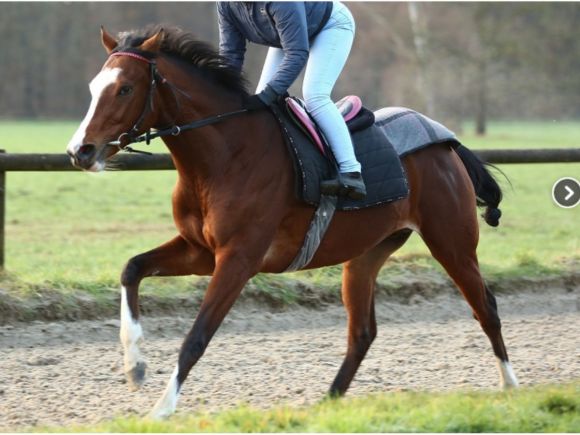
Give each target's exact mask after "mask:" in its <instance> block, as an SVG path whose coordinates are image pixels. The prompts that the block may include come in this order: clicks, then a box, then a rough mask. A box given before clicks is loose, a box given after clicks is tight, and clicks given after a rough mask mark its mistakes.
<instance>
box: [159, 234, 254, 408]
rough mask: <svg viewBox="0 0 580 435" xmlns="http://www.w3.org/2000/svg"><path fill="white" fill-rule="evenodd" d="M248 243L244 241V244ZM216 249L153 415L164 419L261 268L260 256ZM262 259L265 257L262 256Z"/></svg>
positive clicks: (174, 405)
mask: <svg viewBox="0 0 580 435" xmlns="http://www.w3.org/2000/svg"><path fill="white" fill-rule="evenodd" d="M246 246H247V245H246V244H244V245H243V247H246ZM241 249H242V247H240V248H239V249H236V250H235V251H229V252H225V253H224V252H216V267H215V271H214V274H213V277H212V279H211V281H210V283H209V286H208V288H207V291H206V294H205V296H204V299H203V302H202V304H201V307H200V309H199V313H198V315H197V318H196V319H195V322H194V324H193V327H192V329H191V331H190V332H189V334H188V335H187V337H186V338H185V341H184V342H183V345H182V346H181V350H180V352H179V360H178V363H177V366H176V367H175V370H174V371H173V374H172V375H171V378H170V379H169V383H168V384H167V388H166V389H165V392H164V393H163V395H162V396H161V398H160V399H159V400H158V401H157V403H156V405H155V407H154V408H153V410H152V411H151V414H150V416H151V417H152V418H155V419H160V418H164V417H167V416H169V415H171V414H172V413H173V412H174V411H175V407H176V406H177V398H178V395H179V391H180V389H181V386H182V385H183V382H184V381H185V378H187V375H188V374H189V372H190V370H191V368H192V367H193V366H194V365H195V363H196V362H197V361H198V360H199V358H201V356H202V355H203V353H204V351H205V349H206V347H207V345H208V344H209V342H210V340H211V338H212V337H213V335H214V333H215V332H216V330H217V329H218V327H219V325H220V324H221V322H222V320H223V319H224V317H225V316H226V314H227V313H228V311H229V310H230V308H231V307H232V305H233V304H234V302H235V301H236V299H237V298H238V296H239V294H240V293H241V291H242V288H243V287H244V285H245V284H246V282H247V281H248V280H249V279H250V278H251V277H252V276H254V275H255V274H256V273H257V272H258V269H259V264H260V261H261V260H260V259H258V258H256V257H254V259H250V258H249V257H248V256H247V255H245V254H243V253H242V252H240V250H241ZM260 258H261V257H260Z"/></svg>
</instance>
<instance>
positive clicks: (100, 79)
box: [67, 68, 121, 154]
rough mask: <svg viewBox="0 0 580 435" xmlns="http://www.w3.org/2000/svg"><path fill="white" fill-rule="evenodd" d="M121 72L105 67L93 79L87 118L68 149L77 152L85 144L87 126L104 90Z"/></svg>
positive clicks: (117, 69) (90, 86)
mask: <svg viewBox="0 0 580 435" xmlns="http://www.w3.org/2000/svg"><path fill="white" fill-rule="evenodd" d="M120 73H121V68H105V69H103V70H102V71H101V72H100V73H99V74H97V76H96V77H95V78H94V79H93V80H92V81H91V83H90V84H89V89H90V90H91V97H92V100H91V104H90V106H89V110H88V111H87V114H86V115H85V119H83V121H82V122H81V125H79V128H78V129H77V131H76V132H75V134H74V135H73V137H72V139H71V140H70V142H69V143H68V147H67V151H68V152H70V153H73V154H75V153H76V152H77V151H78V149H79V148H80V147H81V146H82V145H83V141H84V140H85V136H86V131H87V126H88V125H89V124H90V122H91V120H92V119H93V116H94V115H95V110H96V109H97V105H98V104H99V100H100V99H101V95H103V91H104V90H105V89H106V88H107V87H108V86H109V85H112V84H113V83H115V82H116V81H117V77H118V76H119V74H120Z"/></svg>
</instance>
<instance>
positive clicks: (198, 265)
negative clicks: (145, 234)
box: [120, 236, 214, 391]
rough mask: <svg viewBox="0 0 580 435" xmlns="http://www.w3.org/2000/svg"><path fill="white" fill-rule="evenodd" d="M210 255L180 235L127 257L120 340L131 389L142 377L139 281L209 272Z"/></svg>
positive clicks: (139, 383) (136, 386)
mask: <svg viewBox="0 0 580 435" xmlns="http://www.w3.org/2000/svg"><path fill="white" fill-rule="evenodd" d="M213 267H214V260H213V255H212V254H211V253H210V252H209V251H206V250H205V249H204V248H203V247H201V246H196V245H193V244H191V243H188V242H186V241H185V240H184V239H183V238H182V237H181V236H177V237H175V238H174V239H173V240H170V241H169V242H167V243H165V244H163V245H161V246H159V247H158V248H156V249H153V250H151V251H149V252H146V253H144V254H140V255H137V256H136V257H133V258H131V259H130V260H129V262H128V263H127V265H126V266H125V269H124V270H123V273H122V275H121V284H122V286H123V287H122V289H121V333H120V337H121V343H122V344H123V350H124V367H125V374H126V376H127V380H128V383H129V389H130V390H131V391H136V390H138V389H139V388H140V387H141V385H142V384H143V382H144V380H145V368H146V364H145V361H144V359H143V357H142V356H141V352H140V350H139V342H140V341H141V340H142V339H143V331H142V329H141V324H140V323H139V284H140V282H141V280H142V279H143V278H145V277H148V276H178V275H192V274H196V275H210V274H211V273H212V271H213Z"/></svg>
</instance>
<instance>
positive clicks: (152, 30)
mask: <svg viewBox="0 0 580 435" xmlns="http://www.w3.org/2000/svg"><path fill="white" fill-rule="evenodd" d="M161 29H163V34H164V37H163V41H162V43H161V48H160V51H161V52H162V53H165V54H168V55H171V56H175V57H177V58H179V59H181V60H183V61H185V62H187V63H188V64H190V65H191V66H193V67H195V68H196V69H197V70H198V71H200V72H201V73H202V74H203V75H204V76H206V77H208V78H209V79H210V80H213V81H214V82H216V83H218V84H220V85H222V86H223V87H225V88H227V89H229V90H231V91H234V92H238V93H241V94H244V95H246V94H247V93H248V91H247V81H246V79H245V78H244V77H243V76H242V75H241V74H240V73H239V72H238V71H237V70H236V69H234V68H233V67H231V66H230V65H229V64H228V62H227V61H226V59H225V58H224V57H222V56H220V55H219V54H218V52H217V51H216V50H215V49H214V48H213V47H212V46H211V45H210V44H208V43H206V42H203V41H200V40H199V39H197V38H196V37H195V36H194V35H193V34H191V33H189V32H186V31H184V30H182V29H180V28H178V27H172V26H159V25H154V26H147V27H144V28H143V29H138V30H131V31H128V32H122V33H120V34H119V45H118V46H117V48H116V49H115V51H122V50H123V49H127V48H136V47H139V46H140V45H141V44H142V43H143V42H145V41H146V40H147V39H149V38H150V37H151V36H153V35H155V34H156V33H157V32H158V31H159V30H161Z"/></svg>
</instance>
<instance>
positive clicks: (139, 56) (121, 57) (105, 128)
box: [67, 28, 163, 172]
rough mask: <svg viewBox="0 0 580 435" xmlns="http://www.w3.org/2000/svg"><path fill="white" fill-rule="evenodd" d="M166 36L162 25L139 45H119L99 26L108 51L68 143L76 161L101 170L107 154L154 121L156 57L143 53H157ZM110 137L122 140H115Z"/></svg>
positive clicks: (90, 169)
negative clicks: (122, 47) (124, 47)
mask: <svg viewBox="0 0 580 435" xmlns="http://www.w3.org/2000/svg"><path fill="white" fill-rule="evenodd" d="M162 38H163V31H162V30H161V31H159V32H157V33H156V34H155V35H153V36H151V37H150V38H148V39H146V40H145V41H143V43H142V44H141V45H140V46H138V47H136V50H135V49H133V50H131V51H129V52H126V51H117V50H115V49H116V48H117V45H118V43H117V41H116V40H115V39H114V38H113V37H112V36H111V35H109V34H108V33H107V32H106V31H105V30H104V29H102V28H101V40H102V43H103V46H104V47H105V49H106V51H107V53H108V54H109V57H108V59H107V61H106V62H105V64H104V65H103V68H102V69H101V71H100V72H99V73H98V74H97V76H96V77H95V78H94V79H93V80H92V81H91V83H90V85H89V88H90V91H91V97H92V101H91V104H90V106H89V110H88V112H87V114H86V116H85V118H84V120H83V121H82V122H81V125H80V126H79V128H78V129H77V131H76V133H75V134H74V136H73V137H72V139H71V140H70V142H69V144H68V147H67V153H68V154H69V155H70V157H71V160H72V162H73V164H74V165H75V166H76V167H78V168H81V169H84V170H88V171H93V172H98V171H102V170H103V169H105V166H106V164H105V162H106V160H107V159H108V158H110V157H111V156H113V155H114V154H116V153H117V152H118V151H119V150H120V149H121V147H122V146H123V145H126V144H127V143H128V140H127V139H129V138H130V137H134V136H137V135H139V134H141V133H142V132H144V131H146V130H148V129H149V128H150V127H151V126H152V125H153V124H154V122H155V113H154V112H153V110H151V107H152V99H153V98H154V96H155V95H154V92H155V89H154V87H153V85H152V80H153V77H152V75H154V69H153V68H154V63H152V62H151V59H149V58H148V57H146V56H144V54H152V55H154V54H155V53H156V52H157V51H158V50H159V47H160V44H161V40H162ZM112 142H116V143H119V146H112V145H111V143H112Z"/></svg>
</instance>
